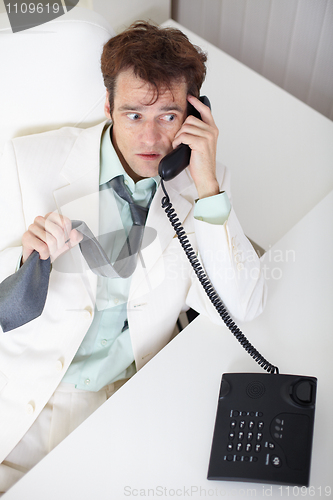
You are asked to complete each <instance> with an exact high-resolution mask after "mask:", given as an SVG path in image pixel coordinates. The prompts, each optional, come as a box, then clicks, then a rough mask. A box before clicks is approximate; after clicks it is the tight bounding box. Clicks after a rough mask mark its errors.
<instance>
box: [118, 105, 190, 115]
mask: <svg viewBox="0 0 333 500" xmlns="http://www.w3.org/2000/svg"><path fill="white" fill-rule="evenodd" d="M147 107H148V106H134V105H131V104H124V105H123V106H120V108H118V111H143V110H144V109H146V108H147ZM159 111H161V112H163V113H167V112H169V111H178V112H179V113H183V112H184V110H183V109H182V107H181V106H178V104H170V105H166V106H163V107H162V108H160V110H159Z"/></svg>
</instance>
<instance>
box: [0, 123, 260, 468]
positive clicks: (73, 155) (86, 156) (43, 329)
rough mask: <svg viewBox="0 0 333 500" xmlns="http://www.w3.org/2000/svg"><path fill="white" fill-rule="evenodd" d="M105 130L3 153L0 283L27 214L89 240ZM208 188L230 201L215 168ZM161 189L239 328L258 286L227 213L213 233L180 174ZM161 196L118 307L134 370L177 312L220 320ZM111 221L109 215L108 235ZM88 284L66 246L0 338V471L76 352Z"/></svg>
mask: <svg viewBox="0 0 333 500" xmlns="http://www.w3.org/2000/svg"><path fill="white" fill-rule="evenodd" d="M105 126H106V123H105V122H104V123H102V124H99V125H97V126H95V127H92V128H89V129H78V128H62V129H60V130H57V131H52V132H46V133H42V134H37V135H34V136H29V137H22V138H17V139H14V140H13V141H11V142H10V143H9V144H8V145H7V147H6V150H5V152H4V155H3V158H2V160H1V168H0V211H1V232H0V281H2V280H3V279H5V278H6V277H7V276H9V275H10V274H12V273H14V272H15V270H16V267H17V264H18V259H19V257H20V255H21V238H22V235H23V233H24V232H25V231H26V230H27V228H28V226H29V225H30V224H32V223H33V221H34V219H35V217H36V216H37V215H42V216H45V215H46V214H47V213H48V212H52V211H54V210H57V209H59V210H60V211H61V213H62V214H63V215H66V216H67V217H69V218H71V219H81V220H84V221H85V222H86V223H87V224H88V226H89V227H90V229H91V230H92V231H93V232H94V234H96V235H97V234H98V227H99V221H98V213H99V151H100V140H101V134H102V131H103V129H104V127H105ZM218 180H219V183H220V186H221V190H225V191H227V193H228V194H229V196H230V186H229V174H228V171H227V170H226V169H225V167H221V166H219V168H218ZM167 190H168V193H169V196H170V200H171V202H172V204H173V207H174V208H175V211H176V213H177V214H178V216H179V219H180V221H181V222H182V224H183V226H184V229H185V231H186V233H187V235H188V237H189V239H190V241H191V243H192V245H193V247H194V249H195V251H199V254H200V258H201V259H202V262H203V263H204V266H205V269H206V272H207V273H208V275H209V276H210V278H211V280H212V282H213V285H214V286H215V289H216V290H217V291H218V293H219V294H220V296H221V297H222V299H223V301H224V303H225V304H226V306H227V308H228V309H229V311H230V313H231V314H232V315H233V316H234V317H235V318H236V319H240V320H242V321H244V320H250V319H252V318H254V317H255V316H256V315H258V314H260V312H261V311H262V309H263V306H264V302H265V296H266V292H265V283H264V277H263V275H262V273H261V272H260V262H259V259H258V257H257V255H256V253H255V252H254V250H253V248H252V246H251V244H250V243H249V241H248V239H247V238H246V237H245V236H244V233H243V231H242V229H241V226H240V224H239V222H238V220H237V218H236V215H235V213H234V210H233V209H232V210H231V213H230V216H229V219H228V221H227V222H226V223H225V224H224V225H223V226H218V225H213V224H208V223H205V222H202V221H198V220H195V219H194V218H193V208H194V201H195V199H197V198H198V193H197V191H196V188H195V185H194V183H193V181H192V179H191V177H190V174H189V173H188V172H187V170H185V171H184V172H182V173H181V174H180V175H179V176H177V177H176V178H175V179H173V180H172V181H170V182H168V183H167ZM162 196H163V193H162V190H161V187H159V188H158V190H157V192H156V195H155V197H154V199H153V201H152V204H151V208H150V210H149V215H148V218H147V227H151V228H153V229H156V231H157V238H156V239H155V240H154V242H153V243H152V244H150V245H148V246H147V247H145V248H144V249H143V250H142V251H141V256H140V259H138V265H137V268H136V270H135V272H134V274H133V276H132V281H131V288H130V293H129V299H128V306H127V309H128V322H129V328H130V334H131V340H132V345H133V351H134V356H135V362H136V367H137V369H140V368H141V367H142V366H143V365H144V364H145V363H147V361H149V360H150V359H152V357H153V356H154V355H155V354H156V353H157V352H158V351H159V350H160V349H162V348H163V347H164V346H165V345H166V344H167V343H168V342H169V341H170V339H171V338H172V334H173V330H174V325H175V323H176V320H177V318H178V316H179V313H180V312H181V311H182V310H186V309H187V308H188V307H192V308H194V309H195V310H197V311H198V312H200V313H201V314H206V315H209V316H210V317H211V319H212V320H213V321H214V322H220V321H221V319H220V317H219V316H218V314H217V313H216V312H215V310H214V308H213V306H212V305H211V304H210V302H209V300H208V299H207V298H206V296H205V293H204V291H203V289H202V288H201V285H200V283H199V282H198V280H197V278H196V276H195V274H194V273H193V271H192V270H191V267H190V264H189V262H188V260H187V258H186V256H185V254H184V252H183V249H182V248H181V246H180V244H179V242H178V240H177V238H176V237H175V233H174V230H173V228H172V227H171V225H170V223H169V220H168V219H167V217H166V215H165V213H164V210H163V209H162V208H161V198H162ZM117 217H118V211H115V213H114V214H112V218H113V220H114V221H115V225H116V226H117V224H120V222H119V220H118V219H117ZM69 271H70V272H69ZM96 283H97V276H96V275H95V274H94V273H92V272H91V271H90V270H89V269H88V268H87V265H86V264H85V261H84V259H83V257H82V255H81V253H80V250H79V247H78V246H76V247H75V248H73V249H72V250H71V251H69V252H68V253H67V254H66V255H64V256H61V257H60V258H59V259H58V260H57V261H55V263H54V266H53V270H52V272H51V275H50V285H49V291H48V296H47V300H46V304H45V308H44V311H43V313H42V315H41V316H40V317H39V318H37V319H35V320H33V321H32V322H30V323H28V324H26V325H23V326H22V327H20V328H17V329H16V330H15V331H12V332H8V333H7V334H4V333H3V332H1V333H0V424H1V425H0V463H1V462H2V461H3V460H4V459H5V457H6V456H7V455H8V454H9V453H10V451H11V450H12V449H13V448H14V446H15V445H16V444H17V443H18V441H19V440H20V439H21V438H22V436H23V435H24V434H25V433H26V431H27V430H28V429H29V427H30V426H31V425H32V424H33V422H34V420H35V419H36V418H37V416H38V414H39V413H40V411H41V410H42V408H43V407H44V406H45V404H46V403H47V401H48V400H49V399H50V397H51V395H52V393H53V392H54V390H55V389H56V387H57V386H58V384H59V383H60V381H61V379H62V377H63V375H64V374H65V371H66V370H67V368H68V366H69V364H70V363H71V361H72V358H73V357H74V355H75V353H76V351H77V350H78V348H79V346H80V344H81V342H82V340H83V338H84V336H85V334H86V332H87V330H88V328H89V326H90V324H91V322H92V320H93V315H94V309H95V296H96ZM0 331H1V329H0Z"/></svg>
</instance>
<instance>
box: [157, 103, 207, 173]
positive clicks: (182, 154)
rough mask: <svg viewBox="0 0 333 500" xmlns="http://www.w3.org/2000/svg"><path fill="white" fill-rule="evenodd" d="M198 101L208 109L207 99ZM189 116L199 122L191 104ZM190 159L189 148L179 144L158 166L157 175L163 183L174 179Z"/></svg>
mask: <svg viewBox="0 0 333 500" xmlns="http://www.w3.org/2000/svg"><path fill="white" fill-rule="evenodd" d="M200 101H201V102H202V103H203V104H205V105H206V106H208V107H209V109H210V102H209V99H208V97H206V96H201V97H200ZM188 114H189V115H193V116H195V117H196V118H199V119H200V120H201V116H200V113H199V111H197V110H196V109H195V107H194V106H192V104H189V113H188ZM190 157H191V148H190V147H189V146H188V145H187V144H179V146H177V147H176V148H175V149H174V150H173V151H171V152H170V153H169V154H167V155H166V156H165V157H164V158H162V160H161V161H160V164H159V166H158V174H159V176H160V177H161V178H162V179H163V180H165V181H171V179H173V178H174V177H176V176H177V175H178V174H180V172H182V171H183V170H184V168H186V167H187V165H188V164H189V163H190Z"/></svg>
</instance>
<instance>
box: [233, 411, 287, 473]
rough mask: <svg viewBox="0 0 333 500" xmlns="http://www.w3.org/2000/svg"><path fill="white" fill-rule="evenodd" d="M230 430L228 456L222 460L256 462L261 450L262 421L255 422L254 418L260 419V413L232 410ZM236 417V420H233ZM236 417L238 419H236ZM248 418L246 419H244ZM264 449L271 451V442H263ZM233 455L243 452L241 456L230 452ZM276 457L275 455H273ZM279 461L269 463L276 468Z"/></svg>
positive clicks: (272, 445)
mask: <svg viewBox="0 0 333 500" xmlns="http://www.w3.org/2000/svg"><path fill="white" fill-rule="evenodd" d="M230 417H231V420H230V429H231V430H229V435H228V443H227V452H229V454H227V455H225V457H224V460H227V461H236V462H240V461H241V462H257V461H258V456H256V455H258V454H260V452H261V451H262V450H263V445H262V444H261V443H262V441H263V437H264V434H263V429H264V421H263V420H255V417H257V418H258V417H259V418H262V417H263V413H262V412H253V411H252V412H246V411H239V410H233V411H231V414H230ZM235 417H236V418H235ZM237 417H238V418H237ZM245 417H248V418H245ZM264 445H265V446H264V448H266V449H269V450H273V449H274V448H275V444H274V443H272V442H268V441H267V442H265V443H264ZM231 451H234V452H235V453H240V452H243V453H244V452H245V453H246V454H242V455H239V454H237V455H230V452H231ZM274 457H276V455H274ZM278 462H279V460H278V459H277V458H276V459H275V460H273V461H272V462H271V463H272V465H274V466H275V467H278V465H277V464H278Z"/></svg>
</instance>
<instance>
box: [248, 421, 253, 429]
mask: <svg viewBox="0 0 333 500" xmlns="http://www.w3.org/2000/svg"><path fill="white" fill-rule="evenodd" d="M253 428H254V422H253V420H250V422H249V429H253Z"/></svg>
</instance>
